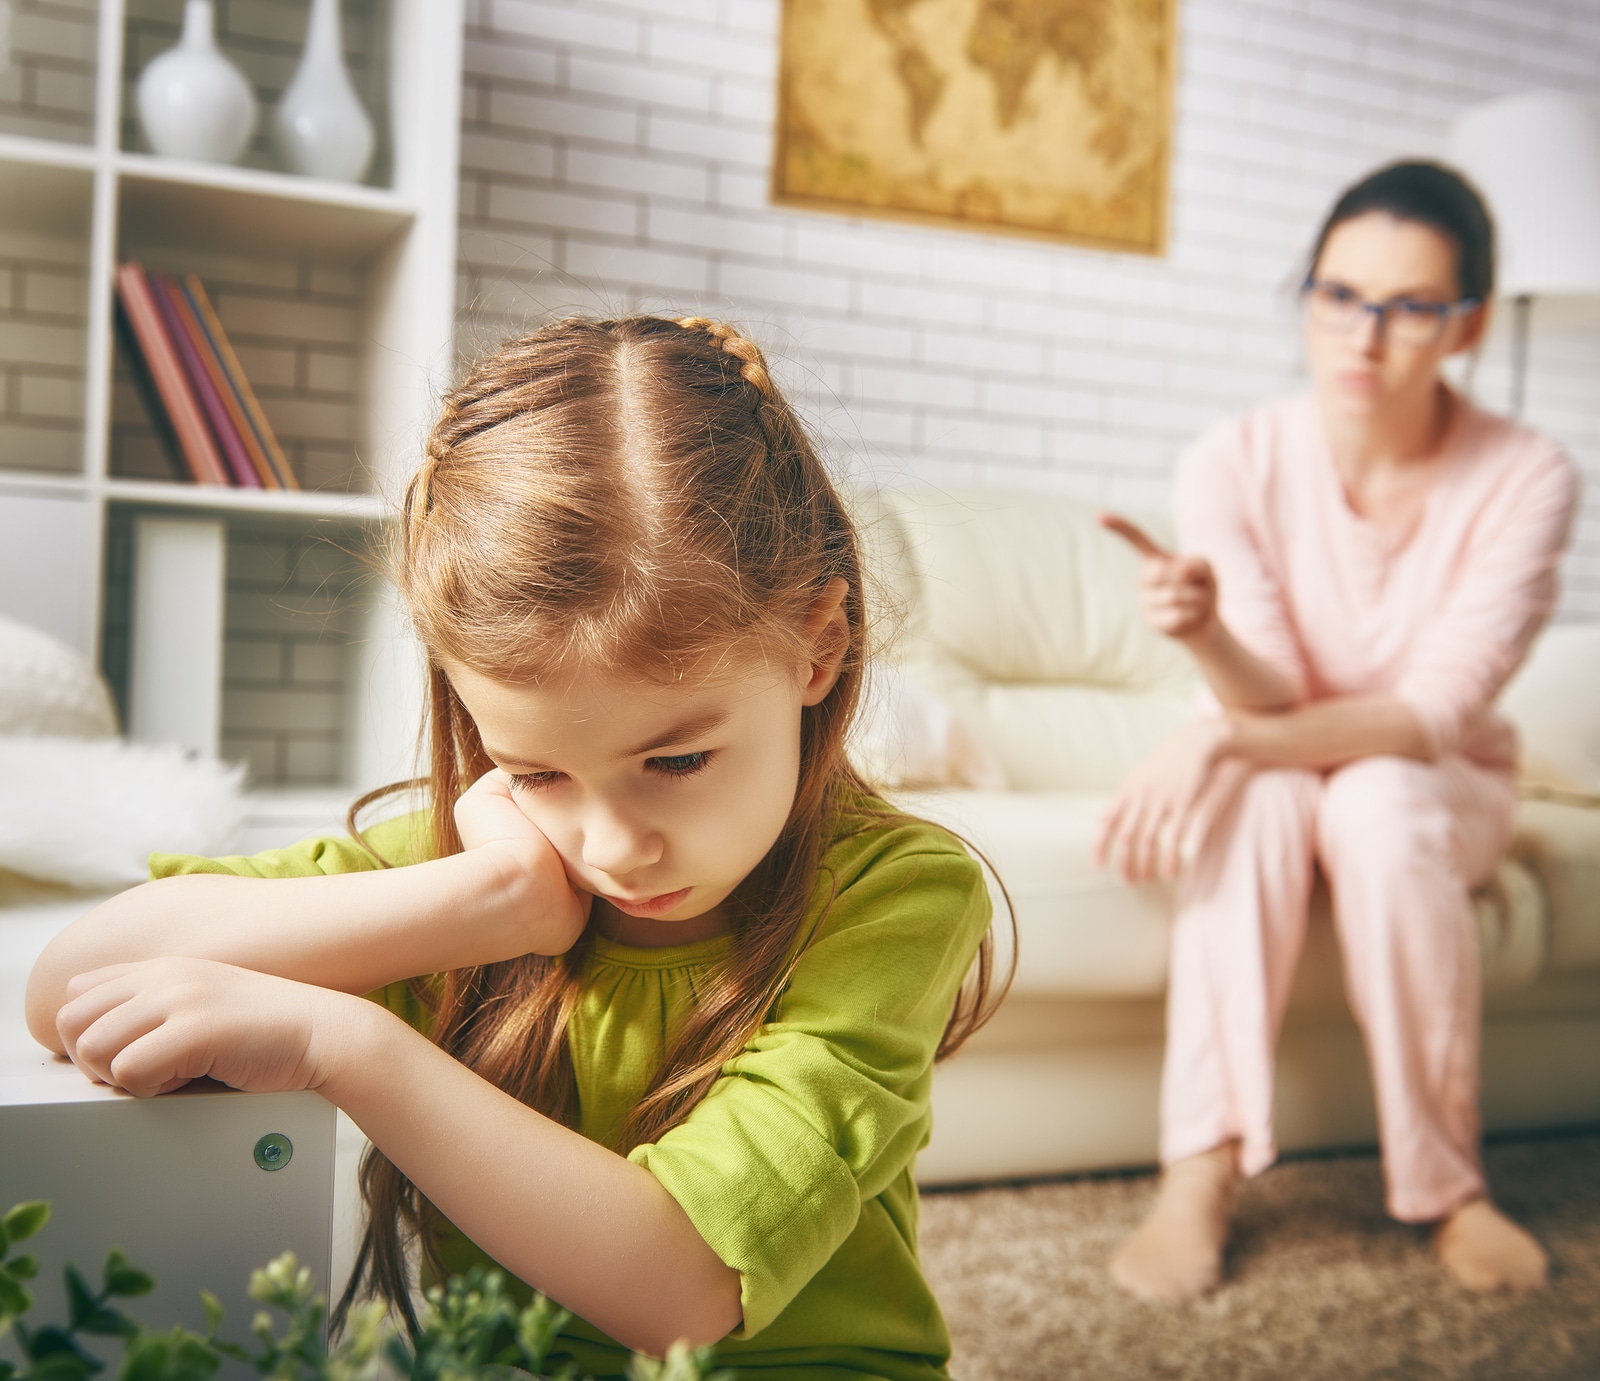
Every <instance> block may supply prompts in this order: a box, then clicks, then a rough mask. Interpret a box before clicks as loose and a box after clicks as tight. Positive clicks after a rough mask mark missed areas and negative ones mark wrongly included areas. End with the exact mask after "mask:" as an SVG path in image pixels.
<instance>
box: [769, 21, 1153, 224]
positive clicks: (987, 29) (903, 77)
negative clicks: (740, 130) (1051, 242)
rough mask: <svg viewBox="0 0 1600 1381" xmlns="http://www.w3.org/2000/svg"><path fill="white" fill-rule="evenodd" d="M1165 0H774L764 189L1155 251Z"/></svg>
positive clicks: (813, 203)
mask: <svg viewBox="0 0 1600 1381" xmlns="http://www.w3.org/2000/svg"><path fill="white" fill-rule="evenodd" d="M1177 5H1178V0H784V6H783V52H782V68H781V72H780V76H779V96H778V144H777V155H776V157H775V158H774V160H773V174H772V195H773V200H774V201H777V202H780V203H784V204H787V205H792V206H808V207H812V208H814V209H819V210H833V211H839V212H843V213H846V214H850V215H860V214H862V213H867V214H876V215H883V216H895V217H909V218H912V219H917V220H926V221H937V222H941V223H945V224H955V225H961V226H965V227H967V228H968V229H972V230H981V231H984V232H986V233H994V232H1008V233H1013V234H1022V235H1039V236H1046V237H1049V238H1052V239H1061V240H1068V241H1073V242H1077V243H1081V244H1091V245H1098V246H1101V247H1103V248H1108V249H1122V250H1134V251H1138V252H1142V253H1146V254H1159V253H1161V252H1162V249H1163V247H1164V241H1165V235H1166V209H1167V205H1166V204H1167V160H1168V151H1169V147H1170V145H1171V140H1172V87H1173V68H1174V58H1175V53H1174V50H1175V45H1176V41H1177V34H1176V25H1177Z"/></svg>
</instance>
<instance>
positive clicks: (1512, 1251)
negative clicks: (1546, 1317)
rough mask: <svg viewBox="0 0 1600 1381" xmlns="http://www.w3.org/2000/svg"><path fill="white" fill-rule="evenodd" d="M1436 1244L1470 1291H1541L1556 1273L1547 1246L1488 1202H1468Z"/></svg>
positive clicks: (1439, 1230)
mask: <svg viewBox="0 0 1600 1381" xmlns="http://www.w3.org/2000/svg"><path fill="white" fill-rule="evenodd" d="M1433 1246H1434V1250H1435V1251H1437V1252H1438V1253H1439V1260H1440V1261H1441V1262H1443V1263H1444V1268H1445V1270H1447V1271H1449V1272H1450V1274H1451V1275H1453V1276H1454V1277H1455V1278H1456V1279H1457V1280H1459V1281H1460V1282H1461V1283H1462V1284H1463V1285H1465V1286H1466V1287H1467V1289H1469V1290H1482V1291H1489V1290H1519V1291H1520V1290H1540V1289H1543V1288H1544V1284H1545V1281H1546V1279H1547V1278H1548V1276H1549V1274H1550V1258H1549V1257H1548V1256H1547V1255H1545V1250H1544V1248H1543V1247H1541V1246H1540V1245H1539V1244H1538V1242H1536V1241H1535V1240H1534V1238H1533V1235H1532V1234H1531V1233H1529V1232H1527V1231H1526V1230H1525V1229H1523V1228H1519V1227H1518V1226H1517V1225H1516V1224H1515V1223H1513V1222H1512V1221H1511V1219H1509V1218H1507V1217H1506V1216H1505V1214H1503V1213H1502V1212H1500V1210H1499V1209H1497V1208H1496V1207H1495V1206H1494V1205H1493V1204H1491V1203H1490V1202H1489V1201H1488V1200H1487V1199H1474V1200H1472V1202H1471V1203H1465V1204H1462V1205H1461V1207H1460V1208H1458V1209H1457V1210H1456V1211H1455V1212H1454V1213H1452V1214H1451V1215H1450V1216H1449V1217H1448V1218H1446V1219H1445V1220H1444V1221H1443V1222H1442V1223H1440V1224H1439V1226H1438V1228H1437V1229H1435V1231H1434V1234H1433Z"/></svg>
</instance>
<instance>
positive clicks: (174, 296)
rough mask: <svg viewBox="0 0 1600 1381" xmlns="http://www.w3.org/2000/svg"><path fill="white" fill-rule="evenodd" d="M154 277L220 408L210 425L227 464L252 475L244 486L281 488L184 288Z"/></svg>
mask: <svg viewBox="0 0 1600 1381" xmlns="http://www.w3.org/2000/svg"><path fill="white" fill-rule="evenodd" d="M155 279H156V282H157V284H158V285H159V287H160V288H161V290H162V291H163V292H165V293H166V295H167V297H168V298H169V299H170V300H171V302H172V309H173V314H174V316H175V317H176V318H177V323H178V326H179V329H181V330H182V331H183V333H184V335H185V337H187V339H188V343H189V346H190V347H191V349H192V352H193V354H192V358H193V359H195V360H196V361H198V363H199V365H200V368H201V370H202V371H203V373H204V376H205V377H204V378H203V379H202V380H201V381H200V382H201V384H202V386H203V390H204V393H205V395H206V397H208V398H215V399H216V407H217V408H218V409H220V415H218V416H214V417H212V421H211V429H212V431H213V432H215V433H216V437H217V440H218V441H219V442H220V443H221V445H222V448H223V451H224V452H225V453H226V455H227V457H228V465H229V468H231V469H233V470H234V471H236V472H237V473H239V474H241V475H244V476H248V477H251V478H253V480H254V483H253V484H251V483H250V482H249V480H248V479H240V481H239V483H240V484H241V485H243V486H245V487H247V488H263V489H277V488H280V486H279V484H278V477H277V476H276V475H275V474H274V473H273V471H272V467H271V466H270V465H268V464H267V461H266V457H265V456H262V455H258V454H257V452H258V451H259V449H260V448H259V446H257V445H255V444H254V443H255V432H254V430H253V429H252V428H251V426H250V423H249V422H248V421H246V420H245V416H244V410H243V409H242V408H241V407H240V406H239V400H238V398H237V397H236V396H235V394H234V391H233V385H232V384H230V383H229V382H228V378H227V375H226V373H225V372H224V371H223V368H222V361H221V359H220V358H219V357H218V356H217V353H216V351H215V349H213V347H212V344H211V336H210V334H209V333H208V332H207V331H206V329H205V327H204V326H203V325H202V324H201V322H200V318H199V315H198V314H197V313H196V312H195V309H194V303H193V302H192V301H191V300H190V297H189V294H188V291H187V289H185V287H184V286H183V284H182V283H180V282H179V281H178V280H177V279H176V278H172V277H170V276H169V275H167V274H164V273H160V274H156V275H155Z"/></svg>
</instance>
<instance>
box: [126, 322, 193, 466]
mask: <svg viewBox="0 0 1600 1381" xmlns="http://www.w3.org/2000/svg"><path fill="white" fill-rule="evenodd" d="M113 315H114V317H115V322H116V335H117V345H118V347H119V348H120V349H121V351H122V356H123V358H124V359H125V360H126V361H127V362H128V375H129V377H130V379H131V380H132V382H133V387H134V391H135V392H137V393H138V395H139V400H140V402H142V403H143V404H144V411H145V416H147V417H148V418H149V419H150V425H151V426H152V427H153V428H155V433H156V440H157V442H158V443H159V448H158V449H159V450H160V453H161V455H162V456H163V457H165V459H166V462H167V465H168V466H169V467H170V469H171V471H172V478H173V479H175V480H178V481H180V482H184V481H187V482H188V483H189V484H195V483H198V479H197V477H196V475H195V473H194V472H193V471H192V470H191V469H190V468H189V462H188V458H187V457H186V456H185V455H184V454H183V447H182V445H181V444H180V443H179V441H178V434H177V433H176V432H175V431H173V430H172V418H171V417H169V416H168V415H167V405H166V404H165V403H163V402H162V401H161V393H160V390H159V389H157V388H156V381H155V379H154V378H152V377H151V374H150V365H149V363H148V362H147V361H146V360H145V357H144V351H143V350H141V349H140V348H139V338H138V337H137V336H136V335H134V333H133V323H132V322H131V321H130V320H129V319H128V309H127V308H126V307H124V306H123V305H122V295H121V294H120V293H118V294H117V295H116V311H115V313H114V314H113Z"/></svg>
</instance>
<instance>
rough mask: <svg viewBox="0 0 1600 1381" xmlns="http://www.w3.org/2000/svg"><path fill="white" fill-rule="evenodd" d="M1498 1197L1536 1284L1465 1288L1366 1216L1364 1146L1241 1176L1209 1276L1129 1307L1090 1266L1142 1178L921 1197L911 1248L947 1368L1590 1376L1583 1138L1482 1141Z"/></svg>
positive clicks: (1203, 1380) (1599, 1365) (1286, 1377)
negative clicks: (1524, 1231)
mask: <svg viewBox="0 0 1600 1381" xmlns="http://www.w3.org/2000/svg"><path fill="white" fill-rule="evenodd" d="M1488 1163H1489V1174H1490V1179H1491V1183H1492V1184H1493V1186H1494V1192H1495V1196H1496V1198H1497V1199H1498V1200H1499V1202H1500V1203H1501V1204H1502V1205H1503V1206H1504V1207H1505V1209H1506V1210H1507V1211H1508V1212H1509V1213H1511V1214H1512V1215H1513V1216H1514V1217H1516V1218H1517V1219H1518V1220H1519V1221H1521V1222H1522V1223H1524V1224H1526V1225H1527V1226H1528V1227H1529V1228H1531V1229H1532V1230H1533V1231H1534V1232H1535V1233H1536V1234H1537V1235H1538V1237H1539V1238H1540V1240H1541V1241H1543V1242H1544V1244H1545V1245H1546V1247H1547V1248H1548V1249H1549V1251H1550V1254H1551V1257H1552V1259H1553V1262H1554V1270H1553V1272H1552V1279H1551V1285H1550V1288H1549V1289H1548V1290H1546V1291H1545V1292H1543V1293H1542V1294H1540V1295H1537V1296H1533V1297H1528V1298H1523V1299H1512V1298H1507V1297H1482V1296H1475V1295H1472V1294H1469V1293H1468V1292H1467V1291H1465V1290H1462V1289H1460V1288H1459V1287H1457V1286H1455V1285H1453V1284H1452V1283H1451V1282H1450V1281H1449V1280H1448V1279H1447V1278H1446V1277H1445V1275H1444V1274H1443V1272H1442V1271H1440V1270H1439V1269H1438V1268H1437V1266H1435V1264H1434V1261H1433V1258H1432V1256H1431V1254H1430V1252H1429V1250H1428V1246H1427V1241H1426V1238H1425V1236H1424V1234H1423V1233H1422V1232H1421V1231H1420V1230H1418V1229H1416V1228H1410V1227H1405V1226H1403V1225H1401V1224H1398V1223H1394V1222H1391V1221H1390V1220H1389V1219H1388V1218H1386V1217H1385V1216H1384V1214H1383V1211H1382V1199H1381V1181H1380V1178H1379V1173H1378V1165H1377V1160H1376V1158H1375V1157H1373V1156H1340V1157H1337V1158H1329V1159H1311V1160H1301V1161H1296V1162H1292V1163H1288V1164H1283V1165H1279V1166H1277V1167H1276V1168H1274V1169H1272V1170H1270V1171H1268V1172H1267V1173H1266V1174H1265V1175H1263V1176H1261V1177H1260V1178H1259V1179H1257V1180H1254V1181H1252V1182H1251V1183H1250V1184H1249V1185H1247V1186H1246V1188H1245V1192H1244V1194H1243V1196H1242V1198H1241V1200H1240V1205H1239V1214H1238V1219H1237V1232H1236V1236H1235V1240H1234V1245H1233V1248H1232V1251H1231V1254H1230V1257H1229V1276H1228V1281H1227V1283H1226V1284H1225V1285H1224V1287H1223V1288H1222V1289H1221V1290H1219V1291H1218V1292H1217V1293H1216V1294H1214V1295H1212V1296H1210V1297H1209V1298H1207V1299H1205V1300H1202V1301H1200V1302H1199V1303H1196V1304H1193V1305H1187V1306H1179V1307H1173V1308H1160V1307H1156V1306H1152V1305H1145V1304H1140V1303H1138V1302H1137V1301H1134V1300H1132V1299H1130V1298H1128V1297H1127V1296H1126V1295H1124V1294H1122V1293H1121V1292H1120V1291H1119V1290H1117V1288H1116V1287H1115V1286H1113V1285H1112V1284H1111V1282H1110V1281H1109V1280H1108V1279H1107V1277H1106V1274H1105V1263H1106V1261H1107V1260H1108V1259H1109V1257H1110V1255H1111V1253H1112V1251H1113V1249H1114V1248H1115V1246H1116V1244H1117V1243H1118V1242H1119V1241H1121V1239H1122V1237H1123V1236H1124V1235H1125V1234H1126V1233H1127V1232H1128V1231H1129V1230H1130V1229H1131V1228H1132V1227H1133V1225H1134V1224H1135V1223H1136V1222H1137V1221H1138V1219H1139V1218H1140V1216H1141V1215H1142V1213H1143V1211H1144V1208H1145V1206H1146V1204H1148V1203H1149V1201H1150V1196H1151V1194H1152V1192H1153V1190H1154V1180H1153V1178H1152V1177H1150V1176H1137V1177H1127V1178H1122V1177H1117V1178H1094V1179H1081V1180H1073V1181H1067V1182H1055V1183H1048V1184H1036V1185H1028V1186H1023V1187H1018V1188H1005V1189H981V1190H972V1191H959V1192H949V1193H935V1194H928V1195H926V1196H925V1198H924V1200H923V1220H922V1224H923V1226H922V1251H923V1259H924V1263H925V1267H926V1270H927V1273H928V1277H929V1279H930V1280H931V1281H932V1283H933V1286H934V1289H935V1290H936V1291H937V1292H938V1294H939V1298H940V1300H941V1301H942V1303H943V1305H944V1308H945V1312H946V1315H947V1317H948V1318H949V1321H950V1329H951V1333H952V1334H953V1335H954V1339H955V1357H954V1359H953V1361H952V1363H951V1374H952V1375H953V1376H954V1377H955V1378H956V1381H1068V1378H1078V1377H1081V1378H1085V1381H1121V1378H1128V1379H1129V1381H1132V1379H1133V1378H1138V1379H1139V1381H1154V1379H1155V1378H1160V1381H1180V1379H1181V1381H1189V1379H1190V1378H1193V1381H1257V1379H1259V1381H1324V1378H1326V1379H1327V1381H1335V1379H1337V1381H1466V1379H1467V1378H1470V1381H1546V1379H1547V1378H1560V1381H1580V1379H1581V1381H1594V1379H1595V1378H1600V1133H1589V1134H1584V1135H1572V1136H1561V1137H1551V1138H1546V1139H1540V1140H1530V1141H1523V1142H1511V1143H1505V1144H1501V1145H1496V1146H1491V1147H1490V1148H1489V1151H1488Z"/></svg>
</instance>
